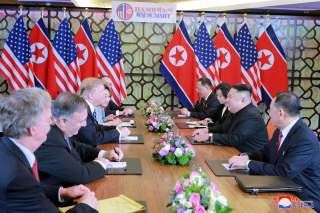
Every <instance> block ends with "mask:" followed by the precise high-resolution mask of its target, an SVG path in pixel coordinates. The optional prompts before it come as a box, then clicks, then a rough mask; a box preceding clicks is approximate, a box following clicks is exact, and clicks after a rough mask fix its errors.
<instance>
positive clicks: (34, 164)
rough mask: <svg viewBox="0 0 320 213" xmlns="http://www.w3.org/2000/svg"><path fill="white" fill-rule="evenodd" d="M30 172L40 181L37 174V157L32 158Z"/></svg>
mask: <svg viewBox="0 0 320 213" xmlns="http://www.w3.org/2000/svg"><path fill="white" fill-rule="evenodd" d="M32 172H33V175H34V177H35V178H36V180H37V181H38V182H39V183H40V179H39V174H38V162H37V159H35V160H34V163H33V166H32Z"/></svg>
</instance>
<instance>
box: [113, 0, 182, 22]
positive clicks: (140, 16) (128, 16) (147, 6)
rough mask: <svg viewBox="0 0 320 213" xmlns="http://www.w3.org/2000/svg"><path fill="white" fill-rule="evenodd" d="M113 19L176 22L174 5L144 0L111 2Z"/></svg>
mask: <svg viewBox="0 0 320 213" xmlns="http://www.w3.org/2000/svg"><path fill="white" fill-rule="evenodd" d="M112 18H113V20H114V21H125V22H152V23H176V5H175V4H163V3H161V4H159V3H144V2H121V1H113V2H112Z"/></svg>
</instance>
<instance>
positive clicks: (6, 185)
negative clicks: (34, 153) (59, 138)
mask: <svg viewBox="0 0 320 213" xmlns="http://www.w3.org/2000/svg"><path fill="white" fill-rule="evenodd" d="M8 162H10V163H8ZM0 168H1V176H0V212H14V213H57V212H58V209H57V207H56V206H55V205H54V204H53V203H55V204H58V203H59V201H58V190H59V187H56V186H44V185H40V184H39V183H38V182H37V180H36V179H35V177H34V175H33V173H32V169H31V168H30V165H29V163H28V160H27V159H26V157H25V155H24V154H23V152H22V151H21V150H20V149H19V148H18V147H17V146H16V145H15V144H14V143H13V142H12V141H11V140H10V139H9V138H7V137H5V136H4V137H2V138H1V139H0ZM68 212H70V213H71V212H72V213H76V212H77V213H80V212H81V213H82V212H83V213H85V212H88V213H91V212H97V211H96V210H94V209H92V208H91V207H89V206H88V205H86V204H78V205H76V207H75V208H73V209H72V210H70V211H68Z"/></svg>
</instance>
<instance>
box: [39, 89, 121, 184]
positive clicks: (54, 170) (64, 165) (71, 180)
mask: <svg viewBox="0 0 320 213" xmlns="http://www.w3.org/2000/svg"><path fill="white" fill-rule="evenodd" d="M87 114H88V113H87V104H86V102H85V100H84V99H83V98H81V97H80V96H78V95H75V94H71V93H60V94H59V96H58V97H57V98H56V100H55V101H54V102H53V106H52V115H53V122H54V125H53V126H52V127H51V129H50V131H49V134H48V137H47V140H46V141H45V142H44V143H43V144H42V145H41V146H40V148H39V149H38V150H37V151H36V152H35V154H36V157H37V159H38V161H39V164H38V165H39V171H40V178H41V182H43V183H46V184H48V185H62V186H70V185H74V184H85V183H89V182H91V181H94V180H97V179H99V178H102V177H104V175H105V174H106V168H107V165H108V164H109V163H110V161H109V160H112V161H120V160H121V159H122V157H123V153H122V151H121V149H120V148H119V147H116V148H114V149H112V150H109V151H105V150H101V149H99V148H96V147H92V146H90V145H87V144H84V143H80V142H78V141H76V140H74V139H73V138H71V137H72V136H73V135H76V134H77V133H78V131H79V129H80V128H81V127H82V126H85V125H86V119H87Z"/></svg>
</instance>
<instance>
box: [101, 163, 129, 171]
mask: <svg viewBox="0 0 320 213" xmlns="http://www.w3.org/2000/svg"><path fill="white" fill-rule="evenodd" d="M106 166H107V169H125V168H127V162H110V163H108V164H106Z"/></svg>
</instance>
